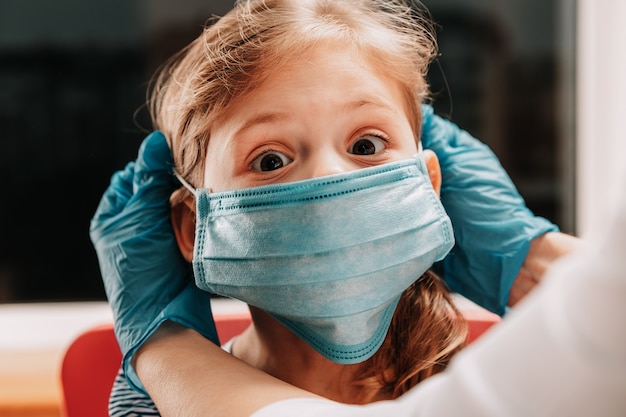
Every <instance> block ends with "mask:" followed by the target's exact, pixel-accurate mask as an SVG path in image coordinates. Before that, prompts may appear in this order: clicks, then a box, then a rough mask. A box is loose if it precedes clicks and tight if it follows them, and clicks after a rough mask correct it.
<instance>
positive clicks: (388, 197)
mask: <svg viewBox="0 0 626 417" xmlns="http://www.w3.org/2000/svg"><path fill="white" fill-rule="evenodd" d="M192 191H193V190H192ZM194 192H195V194H196V208H197V212H196V236H195V247H194V258H193V268H194V273H195V279H196V284H197V285H198V287H200V288H202V289H204V290H206V291H210V292H212V293H215V294H220V295H223V296H227V297H232V298H236V299H239V300H242V301H244V302H246V303H248V304H250V305H253V306H256V307H258V308H261V309H263V310H265V311H266V312H268V313H269V314H271V315H272V316H273V317H275V318H276V319H277V320H279V321H280V322H281V323H282V324H283V325H285V326H286V327H287V328H289V329H291V331H293V332H294V333H295V334H297V335H298V336H299V337H300V338H302V339H303V340H305V341H306V342H307V343H308V344H309V345H310V346H312V347H313V348H314V349H315V350H317V351H318V352H319V353H321V354H322V355H324V356H325V357H327V358H328V359H330V360H332V361H334V362H337V363H343V364H351V363H358V362H362V361H364V360H366V359H368V358H369V357H371V356H372V355H373V354H374V353H375V352H376V350H378V348H379V347H380V345H381V344H382V342H383V340H384V338H385V335H386V333H387V330H388V328H389V324H390V322H391V318H392V316H393V313H394V310H395V308H396V305H397V303H398V301H399V299H400V295H401V294H402V292H403V291H404V290H405V289H407V288H408V287H409V286H410V285H411V284H412V283H413V282H415V281H416V280H417V279H418V278H419V277H420V276H421V275H422V274H423V273H424V272H425V271H426V270H427V269H428V268H430V266H431V265H432V264H433V263H434V262H435V261H438V260H441V259H442V258H443V257H444V256H445V255H446V254H447V253H448V251H449V250H450V249H451V248H452V246H453V243H454V237H453V233H452V226H451V222H450V219H449V218H448V216H447V215H446V213H445V211H444V208H443V206H442V205H441V203H440V201H439V197H438V196H437V194H436V193H435V191H434V190H433V188H432V185H431V183H430V179H429V176H428V171H427V169H426V165H425V163H424V160H423V157H422V153H421V152H420V153H418V155H417V156H416V157H415V159H411V160H406V161H400V162H393V163H389V164H385V165H379V166H375V167H370V168H364V169H360V170H356V171H351V172H348V173H342V174H337V175H330V176H326V177H320V178H314V179H309V180H304V181H298V182H291V183H282V184H272V185H267V186H261V187H255V188H247V189H241V190H234V191H229V192H220V193H210V192H209V191H208V190H207V189H204V188H201V189H198V190H195V191H194Z"/></svg>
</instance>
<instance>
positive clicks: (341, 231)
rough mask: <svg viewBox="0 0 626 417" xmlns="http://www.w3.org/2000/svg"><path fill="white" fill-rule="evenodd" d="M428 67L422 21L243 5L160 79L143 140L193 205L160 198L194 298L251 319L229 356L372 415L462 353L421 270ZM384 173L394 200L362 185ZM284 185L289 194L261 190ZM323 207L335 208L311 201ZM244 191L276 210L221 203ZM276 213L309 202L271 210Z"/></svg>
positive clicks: (442, 300) (441, 292)
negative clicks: (204, 297) (240, 306)
mask: <svg viewBox="0 0 626 417" xmlns="http://www.w3.org/2000/svg"><path fill="white" fill-rule="evenodd" d="M435 53H436V45H435V41H434V38H433V35H432V32H431V31H430V26H429V24H428V21H427V20H426V19H425V18H422V17H421V16H419V15H417V12H416V11H414V10H412V9H410V8H409V7H408V6H406V5H404V4H401V3H400V2H390V1H384V2H382V1H381V2H379V1H369V0H368V1H345V2H341V1H339V2H338V1H325V0H321V1H302V0H271V1H245V2H239V3H238V4H237V5H236V7H235V9H234V10H233V11H231V12H230V13H228V14H227V15H225V16H224V17H222V18H221V19H220V20H218V21H217V22H215V23H214V24H213V25H212V26H210V27H209V28H207V29H206V30H205V31H204V33H203V34H202V35H201V36H200V37H198V38H197V39H196V40H195V41H194V42H192V43H191V44H190V45H189V46H188V47H186V48H185V49H184V50H183V51H181V53H180V54H178V55H177V56H175V57H174V58H173V59H172V60H171V61H170V62H169V63H168V65H167V66H166V67H165V68H164V69H163V70H162V71H161V72H160V74H159V76H158V78H157V80H156V83H155V85H154V88H153V95H152V97H151V99H150V104H151V109H152V114H153V119H154V127H155V129H157V130H160V131H161V132H163V134H164V135H165V137H166V138H167V139H168V141H169V143H170V146H171V149H172V153H173V156H174V162H175V168H176V171H177V173H178V175H179V176H180V178H181V181H183V182H184V183H186V184H188V188H189V189H190V190H191V192H190V191H189V190H187V189H185V188H182V189H180V190H178V191H177V192H176V193H175V194H174V195H173V196H172V199H171V201H172V206H173V209H172V213H173V214H172V219H173V226H174V231H175V234H176V238H177V241H178V245H179V247H180V249H181V252H182V254H183V256H184V257H185V258H186V259H187V260H188V261H190V262H191V261H192V259H193V260H194V269H195V272H196V274H195V275H196V282H197V283H198V285H199V286H200V287H201V288H204V289H207V290H209V291H212V292H216V293H220V294H222V295H226V296H231V297H235V298H239V299H242V300H244V301H246V302H248V303H249V304H250V305H251V306H250V309H251V313H252V320H253V324H252V325H251V326H250V328H249V329H248V330H246V331H245V332H244V333H243V334H242V335H240V336H239V337H237V338H236V339H235V340H234V343H232V344H231V345H230V346H229V349H230V350H231V352H232V354H233V355H234V356H236V357H238V358H240V359H242V360H244V361H245V362H247V363H249V364H251V365H253V366H254V367H256V368H258V369H261V370H263V371H265V372H267V373H268V374H270V375H273V376H276V377H278V378H280V379H282V380H284V381H286V382H289V383H291V384H293V385H295V386H298V387H301V388H303V389H306V390H308V391H310V392H313V393H316V394H318V395H321V396H324V397H326V398H330V399H333V400H337V401H340V402H344V403H368V402H372V401H379V400H385V399H392V398H397V397H398V396H399V395H401V394H403V393H404V392H406V391H407V390H408V389H410V388H411V387H413V386H415V385H416V384H417V383H419V382H420V381H422V380H424V379H426V378H428V377H429V376H431V375H434V374H436V373H438V372H439V371H441V370H442V369H443V368H444V367H445V366H446V364H447V363H448V362H449V360H450V359H451V357H452V356H453V355H454V353H456V352H457V351H459V350H460V349H461V348H462V347H463V345H464V342H465V339H466V324H465V322H464V321H463V319H462V316H461V315H460V314H459V312H458V311H457V310H456V308H455V307H454V305H453V303H452V301H451V299H450V295H449V292H448V290H447V288H446V286H445V284H444V283H443V282H442V281H441V279H440V278H439V277H437V276H436V275H435V274H433V273H432V272H430V271H427V269H428V268H429V267H430V266H431V265H432V263H433V262H434V261H437V260H440V259H442V258H443V256H444V255H445V254H446V253H447V252H448V251H449V249H450V248H451V246H452V243H453V239H452V231H451V229H450V225H449V220H448V219H447V216H446V215H445V212H444V211H443V209H440V203H439V201H438V198H437V196H436V195H435V192H437V193H438V191H439V189H440V184H441V175H440V171H439V166H438V162H437V158H436V157H435V155H434V154H433V153H432V152H430V151H424V152H419V153H418V143H419V137H420V126H421V105H422V103H423V102H424V100H426V99H427V97H428V85H427V82H426V80H425V74H426V71H427V68H428V65H429V63H430V61H431V59H432V57H434V55H435ZM416 154H418V156H417V157H416ZM376 167H381V168H380V169H378V168H376ZM357 170H359V171H362V173H361V172H359V173H357V175H358V178H353V177H354V172H355V171H357ZM396 170H399V171H402V172H403V174H402V175H403V176H404V175H405V174H404V172H405V171H407V172H410V178H409V179H407V180H406V181H408V183H407V185H403V184H404V183H403V181H405V180H404V179H399V178H395V177H394V178H393V179H392V180H390V181H392V182H391V183H389V184H382V188H380V189H379V186H378V185H376V186H374V185H367V183H366V181H369V179H368V178H369V176H370V175H371V176H373V177H376V178H378V177H379V176H380V177H381V178H383V179H381V180H380V181H388V180H387V179H384V176H385V175H387V174H386V172H387V171H390V172H395V171H396ZM407 175H408V174H407ZM375 181H379V180H375ZM338 182H345V183H346V184H350V187H355V186H359V187H364V189H365V190H366V191H364V193H366V194H369V195H371V196H372V197H369V196H368V197H365V196H362V195H361V194H360V193H353V192H352V189H350V190H346V189H339V191H337V190H336V187H337V185H336V184H337V183H338ZM353 182H354V184H353ZM430 182H432V184H430ZM283 183H295V184H297V185H296V186H295V188H296V189H297V190H294V189H291V188H288V189H280V192H277V191H276V190H275V188H272V184H283ZM328 183H331V184H332V185H330V186H329V185H328ZM414 183H419V186H415V187H417V188H416V189H415V190H414V189H413V187H414V185H413V184H414ZM358 184H360V185H358ZM403 187H404V188H403ZM196 188H198V189H200V188H203V189H208V192H205V193H204V194H203V193H201V192H200V191H196V190H195V189H196ZM301 188H306V189H307V190H308V189H312V190H319V191H312V192H314V193H318V194H314V196H312V195H309V194H307V195H306V196H304V197H303V196H302V195H301V193H300V191H298V190H299V189H301ZM233 190H242V191H240V192H239V193H237V192H234V193H229V192H230V191H233ZM333 192H335V193H337V194H340V195H341V196H342V197H341V198H337V199H330V200H329V201H328V203H327V204H325V203H317V202H315V203H310V202H308V201H310V200H315V201H319V200H324V199H325V198H326V195H327V194H330V193H333ZM257 193H259V194H262V193H274V194H271V195H272V197H271V198H267V199H266V200H263V201H258V200H253V201H250V198H251V197H248V199H247V200H246V199H244V200H243V202H242V200H238V201H237V202H236V203H234V202H233V201H232V199H233V198H239V197H238V195H239V194H242V195H255V194H257ZM307 193H310V191H307ZM378 193H383V194H378ZM194 194H195V196H194ZM353 194H356V195H355V197H350V198H347V197H346V196H352V195H353ZM412 195H414V196H413V197H412ZM203 197H206V198H208V200H205V199H204V198H203ZM276 198H279V199H283V200H289V201H291V200H293V201H295V200H298V199H303V200H307V202H306V203H304V204H302V205H298V206H297V207H291V206H292V205H293V204H295V203H285V204H281V205H280V207H277V208H274V209H272V208H271V206H272V204H273V202H274V201H275V199H276ZM370 198H374V200H375V201H376V202H377V203H376V204H372V203H370V202H369V199H370ZM354 199H357V202H355V201H353V200H354ZM395 199H398V200H397V201H396V200H395ZM411 199H412V200H413V201H409V200H411ZM204 202H206V204H208V205H210V206H212V205H216V204H217V205H220V206H221V205H222V204H223V205H224V206H225V205H226V204H230V205H235V206H237V207H240V206H243V205H244V204H245V205H247V206H252V205H261V206H262V207H264V210H263V211H262V212H261V213H262V216H263V217H262V219H258V217H259V216H260V215H259V214H258V213H257V211H255V210H254V209H245V210H234V211H233V210H231V211H227V213H226V214H224V216H223V217H220V218H219V219H217V217H218V216H219V211H220V210H227V209H226V208H224V207H221V208H220V210H210V213H208V214H205V213H199V212H198V211H202V210H203V209H202V208H201V206H202V204H204ZM312 204H315V206H313V205H312ZM322 204H325V205H323V206H322ZM368 204H370V205H368ZM405 206H406V207H405ZM285 207H287V208H285ZM265 208H267V210H265ZM322 210H323V211H322ZM320 211H322V212H321V213H323V214H320ZM346 214H347V216H346ZM203 215H205V216H206V217H207V219H206V220H205V219H203V218H202V216H203ZM300 216H302V219H303V220H301V219H296V221H293V218H294V217H296V218H297V217H300ZM259 222H265V223H267V224H265V223H264V224H263V226H260V225H259ZM238 228H243V229H244V230H243V231H239V230H238ZM285 228H289V230H287V231H286V230H284V229H285ZM224 229H227V231H226V232H225V231H224ZM321 230H323V232H321ZM238 233H239V234H238ZM198 234H200V235H201V236H203V237H202V238H200V237H199V236H198ZM276 234H280V235H281V238H280V239H278V240H279V242H274V243H273V241H274V238H273V236H272V235H276ZM216 235H219V237H215V236H216ZM205 239H209V240H211V242H209V243H206V244H204V243H203V242H204V240H205ZM378 239H380V240H379V241H378ZM438 239H439V240H441V242H440V243H438V242H439V240H438ZM318 240H319V242H317V243H315V242H316V241H318ZM405 240H406V241H407V243H402V242H404V241H405ZM343 241H347V242H343ZM363 242H365V243H363ZM293 248H297V250H296V251H295V253H292V252H294V251H293ZM216 252H219V253H218V254H217V253H216ZM327 253H332V256H330V255H329V256H327V255H326V254H327ZM405 253H406V254H405ZM399 254H402V257H398V256H400V255H399ZM355 257H356V258H355ZM207 258H210V259H211V261H210V262H209V261H208V260H206V259H207ZM225 258H226V260H224V259H225ZM259 258H263V260H262V261H259V260H258V259H259ZM293 258H296V259H297V260H296V261H294V262H295V264H294V263H292V260H291V259H293ZM396 258H397V259H396ZM268 259H270V260H271V261H269V260H268ZM385 262H386V263H387V264H386V265H385V266H383V263H385ZM233 264H235V266H233ZM249 264H253V266H247V265H249ZM322 264H326V265H324V266H321V265H322ZM369 264H371V266H370V265H369ZM241 265H243V266H241ZM366 265H367V266H366ZM235 267H236V268H235ZM232 268H235V270H236V272H230V269H232ZM272 268H274V269H272ZM224 269H228V271H227V272H223V270H224ZM356 269H359V271H360V272H358V273H356V272H354V271H355V270H356ZM268 270H271V271H272V272H271V273H269V272H267V271H268ZM278 271H282V272H278ZM280 274H282V275H281V276H280V277H278V275H280ZM283 275H284V277H283ZM294 275H297V278H294ZM203 276H206V278H205V279H204V278H202V277H203ZM222 276H223V277H222ZM358 276H364V277H360V278H357V277H358ZM405 276H406V277H405ZM242 277H244V278H242ZM268 280H272V286H271V287H268V286H267V284H266V281H268ZM238 281H246V282H245V283H240V282H238ZM259 281H262V282H261V283H259ZM374 282H376V283H377V285H378V286H375V285H374V284H373V283H374ZM277 286H279V287H285V288H286V289H285V291H283V292H281V291H279V290H277V289H276V287H277ZM344 287H345V288H344ZM391 288H395V290H394V291H395V292H391V293H389V294H387V293H386V290H388V289H391ZM329 292H330V293H329ZM251 293H253V294H251ZM331 293H332V294H331ZM333 296H334V298H333V299H332V300H331V301H327V300H328V299H329V298H332V297H333ZM372 299H376V301H371V300H372ZM368 300H370V301H368ZM368 303H369V304H368ZM287 304H288V305H287ZM351 304H355V307H351V306H349V305H351ZM304 306H306V308H304ZM351 308H352V310H351ZM354 309H358V313H356V312H354V311H353V310H354ZM313 310H315V312H313ZM334 310H337V311H339V312H338V313H337V314H336V315H333V314H334V313H330V312H331V311H334ZM370 312H373V313H370ZM321 316H323V317H322V318H320V317H321ZM391 317H393V319H391ZM328 328H331V330H330V331H327V329H328ZM387 330H388V331H387ZM353 333H354V334H353ZM385 335H386V336H385ZM129 392H130V391H129V390H128V389H127V388H126V387H125V381H124V379H123V378H118V380H117V382H116V385H115V387H114V390H113V393H112V397H111V414H112V415H116V414H118V413H122V414H123V413H127V412H128V411H129V410H128V408H129V407H131V408H132V407H133V405H132V402H133V401H139V400H140V399H139V398H136V397H135V398H134V399H133V400H132V401H128V395H129ZM135 411H136V412H137V410H135ZM144 412H145V411H144Z"/></svg>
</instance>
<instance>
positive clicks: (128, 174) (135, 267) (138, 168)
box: [90, 132, 219, 392]
mask: <svg viewBox="0 0 626 417" xmlns="http://www.w3.org/2000/svg"><path fill="white" fill-rule="evenodd" d="M172 166H173V163H172V156H171V152H170V149H169V147H168V145H167V142H166V140H165V137H164V136H163V134H162V133H160V132H154V133H152V134H150V135H149V136H148V137H147V138H146V139H145V140H144V142H143V143H142V145H141V148H140V149H139V155H138V157H137V160H136V161H135V162H130V163H128V164H127V165H126V168H125V169H124V170H122V171H118V172H116V173H115V174H114V175H113V177H112V178H111V183H110V185H109V187H108V188H107V190H106V191H105V193H104V195H103V196H102V199H101V201H100V204H99V206H98V208H97V210H96V213H95V215H94V217H93V219H92V220H91V227H90V236H91V240H92V242H93V245H94V247H95V249H96V253H97V255H98V261H99V264H100V271H101V274H102V279H103V282H104V287H105V291H106V295H107V298H108V301H109V304H110V305H111V308H112V310H113V317H114V319H115V335H116V337H117V340H118V343H119V345H120V349H121V351H122V354H123V356H124V359H123V367H124V371H125V374H126V376H127V378H128V380H129V383H130V384H131V386H133V387H134V388H135V389H137V390H139V391H143V392H145V390H144V389H143V386H142V385H141V382H140V381H139V379H138V378H137V375H136V374H135V372H134V371H133V370H132V367H131V366H130V359H131V357H132V355H133V354H134V353H135V352H136V351H137V349H138V348H139V347H140V346H141V345H142V344H143V343H144V342H145V341H146V339H148V337H149V336H150V335H151V334H152V333H153V332H154V331H155V330H156V329H157V328H158V326H159V325H160V324H161V323H162V322H163V321H165V320H172V321H175V322H178V323H180V324H182V325H184V326H186V327H189V328H193V329H195V330H197V331H198V332H199V333H201V334H202V335H204V336H205V337H206V338H208V339H210V340H212V341H213V342H215V343H218V344H219V341H218V337H217V333H216V330H215V323H214V321H213V316H212V313H211V304H210V295H209V293H207V292H204V291H202V290H200V289H198V288H197V287H196V285H195V282H194V279H193V273H192V268H191V264H189V263H188V262H187V261H186V260H185V259H184V258H183V256H182V255H181V253H180V251H179V249H178V245H177V243H176V239H175V237H174V232H173V229H172V225H171V220H170V205H169V197H170V194H171V193H172V191H173V190H175V189H176V188H178V187H179V184H178V183H177V180H176V179H175V177H174V176H173V175H172Z"/></svg>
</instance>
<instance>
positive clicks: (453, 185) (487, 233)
mask: <svg viewBox="0 0 626 417" xmlns="http://www.w3.org/2000/svg"><path fill="white" fill-rule="evenodd" d="M421 139H422V146H423V147H424V149H431V150H432V151H434V152H435V154H436V155H437V157H438V158H439V163H440V165H441V173H442V188H441V201H442V203H443V206H444V207H445V209H446V211H447V213H448V215H449V216H450V219H451V220H452V226H453V228H454V237H455V240H456V244H455V246H454V248H453V249H452V251H451V252H450V254H449V255H448V256H447V257H446V258H445V259H444V260H443V261H442V263H440V264H439V265H438V266H439V267H443V272H441V274H442V275H443V278H444V280H445V281H446V283H447V284H448V286H449V287H450V289H451V290H452V291H455V292H458V293H460V294H462V295H464V296H465V297H467V298H469V299H470V300H472V301H474V302H476V303H477V304H479V305H481V306H483V307H485V308H487V309H489V310H491V311H493V312H495V313H497V314H500V315H502V314H503V313H504V310H505V307H506V304H507V300H508V297H509V290H510V289H511V285H512V283H513V281H514V280H515V277H516V276H517V274H518V273H519V271H520V268H521V266H522V264H523V262H524V260H525V259H526V255H527V253H528V250H529V247H530V242H531V241H532V240H533V239H535V238H536V237H539V236H541V235H543V234H544V233H546V232H550V231H558V228H557V226H556V225H554V224H552V223H551V222H549V221H548V220H546V219H544V218H541V217H538V216H535V215H534V214H533V213H532V212H531V211H530V210H529V209H528V208H527V207H526V203H525V202H524V199H523V198H522V196H521V195H520V194H519V193H518V191H517V189H516V188H515V186H514V185H513V182H512V181H511V179H510V178H509V176H508V175H507V173H506V172H505V171H504V168H502V165H500V162H499V161H498V158H497V157H496V156H495V154H494V153H493V152H492V151H491V150H490V149H489V147H487V145H485V144H483V143H481V142H479V141H478V140H477V139H475V138H473V137H472V136H471V135H470V134H469V133H467V132H465V131H463V130H461V129H459V128H458V127H457V126H456V125H455V124H453V123H451V122H449V121H447V120H444V119H442V118H440V117H438V116H436V115H435V114H434V112H433V108H432V107H431V106H427V105H423V106H422V137H421Z"/></svg>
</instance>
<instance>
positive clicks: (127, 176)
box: [92, 162, 135, 223]
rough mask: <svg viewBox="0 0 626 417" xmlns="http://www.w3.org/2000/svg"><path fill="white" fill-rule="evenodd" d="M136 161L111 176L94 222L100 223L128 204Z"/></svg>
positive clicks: (93, 219) (116, 213)
mask: <svg viewBox="0 0 626 417" xmlns="http://www.w3.org/2000/svg"><path fill="white" fill-rule="evenodd" d="M134 175H135V163H134V162H129V163H128V164H126V167H125V168H124V169H123V170H121V171H117V172H116V173H115V174H113V176H112V177H111V182H110V184H109V186H108V188H107V189H106V190H105V191H104V194H103V195H102V198H101V199H100V203H99V204H98V207H97V208H96V212H95V214H94V216H93V218H92V223H94V222H95V223H99V222H102V221H105V220H106V219H109V218H111V217H114V216H116V215H118V214H119V213H120V212H122V210H123V209H124V208H125V207H126V205H127V204H128V201H129V200H130V198H131V196H132V193H133V183H132V181H133V176H134Z"/></svg>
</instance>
